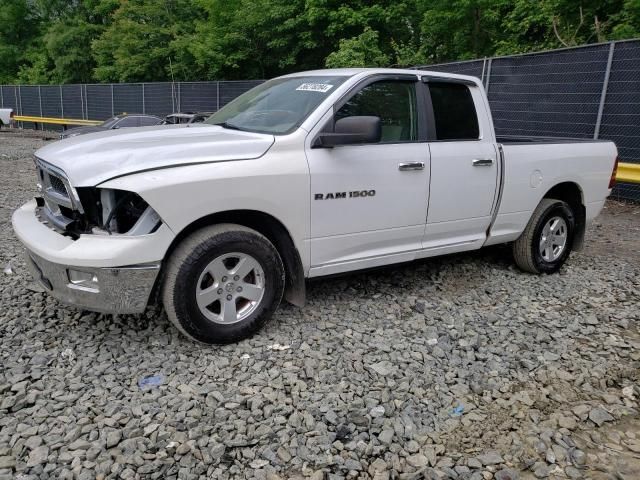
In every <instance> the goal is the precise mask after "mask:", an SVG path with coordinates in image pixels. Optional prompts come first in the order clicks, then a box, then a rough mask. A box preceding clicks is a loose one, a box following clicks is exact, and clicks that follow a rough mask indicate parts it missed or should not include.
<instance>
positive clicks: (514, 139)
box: [496, 135, 609, 145]
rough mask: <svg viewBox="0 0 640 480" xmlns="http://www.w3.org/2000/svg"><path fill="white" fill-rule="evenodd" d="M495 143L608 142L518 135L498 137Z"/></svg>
mask: <svg viewBox="0 0 640 480" xmlns="http://www.w3.org/2000/svg"><path fill="white" fill-rule="evenodd" d="M496 141H497V142H498V143H501V144H503V145H530V144H532V143H535V144H536V145H540V144H554V143H555V144H558V143H599V142H608V141H609V140H602V139H595V138H572V137H536V136H532V137H528V136H524V135H523V136H520V135H498V136H496Z"/></svg>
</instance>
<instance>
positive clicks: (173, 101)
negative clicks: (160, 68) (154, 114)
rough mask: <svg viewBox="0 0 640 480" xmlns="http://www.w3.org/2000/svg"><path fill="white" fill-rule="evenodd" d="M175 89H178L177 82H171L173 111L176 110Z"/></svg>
mask: <svg viewBox="0 0 640 480" xmlns="http://www.w3.org/2000/svg"><path fill="white" fill-rule="evenodd" d="M175 90H176V84H175V82H171V113H174V112H175V111H176V99H175V94H176V92H175Z"/></svg>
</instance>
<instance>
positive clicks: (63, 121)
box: [13, 115, 102, 125]
mask: <svg viewBox="0 0 640 480" xmlns="http://www.w3.org/2000/svg"><path fill="white" fill-rule="evenodd" d="M13 119H14V120H15V121H17V122H31V123H52V124H54V125H100V124H101V123H102V122H101V121H100V120H81V119H78V118H53V117H30V116H28V115H14V116H13Z"/></svg>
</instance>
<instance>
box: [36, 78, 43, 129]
mask: <svg viewBox="0 0 640 480" xmlns="http://www.w3.org/2000/svg"><path fill="white" fill-rule="evenodd" d="M38 105H39V106H40V117H42V86H41V85H38ZM40 127H41V128H42V130H44V123H41V124H40ZM37 129H38V125H37V124H36V130H37Z"/></svg>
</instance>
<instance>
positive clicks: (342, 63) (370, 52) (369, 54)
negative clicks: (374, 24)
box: [325, 27, 390, 68]
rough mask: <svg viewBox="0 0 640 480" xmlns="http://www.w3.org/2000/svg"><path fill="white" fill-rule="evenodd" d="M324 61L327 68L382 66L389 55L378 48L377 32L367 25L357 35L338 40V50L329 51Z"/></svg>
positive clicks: (387, 61) (387, 63)
mask: <svg viewBox="0 0 640 480" xmlns="http://www.w3.org/2000/svg"><path fill="white" fill-rule="evenodd" d="M325 63H326V66H327V67H329V68H337V67H382V66H388V65H389V63H390V62H389V57H388V56H387V55H385V54H384V53H382V50H380V47H379V45H378V32H376V31H374V30H371V29H370V28H369V27H367V28H366V29H365V31H364V32H362V33H361V34H360V35H358V36H357V37H353V38H349V39H346V40H340V46H339V47H338V50H336V51H335V52H332V53H330V54H329V56H328V57H327V60H326V62H325Z"/></svg>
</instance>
